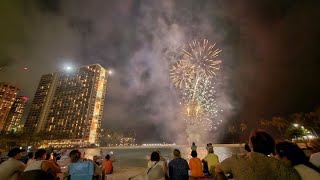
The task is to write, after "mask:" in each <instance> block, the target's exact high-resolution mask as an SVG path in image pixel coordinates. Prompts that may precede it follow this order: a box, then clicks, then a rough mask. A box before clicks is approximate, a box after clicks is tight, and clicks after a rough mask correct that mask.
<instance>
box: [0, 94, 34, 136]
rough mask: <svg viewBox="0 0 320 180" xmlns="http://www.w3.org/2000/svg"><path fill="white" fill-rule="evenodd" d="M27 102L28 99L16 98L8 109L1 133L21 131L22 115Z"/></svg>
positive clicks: (24, 97) (23, 97)
mask: <svg viewBox="0 0 320 180" xmlns="http://www.w3.org/2000/svg"><path fill="white" fill-rule="evenodd" d="M27 101H28V98H27V97H26V96H20V97H18V98H16V100H15V101H14V103H13V105H12V107H11V109H10V112H9V114H8V117H7V120H6V122H5V123H4V126H3V131H5V132H9V131H10V132H17V131H21V130H22V127H23V122H22V114H23V112H24V107H25V105H26V102H27Z"/></svg>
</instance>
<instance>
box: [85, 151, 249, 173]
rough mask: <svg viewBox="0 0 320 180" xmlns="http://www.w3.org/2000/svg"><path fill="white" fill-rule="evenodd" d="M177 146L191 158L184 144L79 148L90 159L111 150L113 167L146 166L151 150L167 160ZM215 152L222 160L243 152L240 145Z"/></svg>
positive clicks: (201, 154) (200, 154)
mask: <svg viewBox="0 0 320 180" xmlns="http://www.w3.org/2000/svg"><path fill="white" fill-rule="evenodd" d="M175 148H177V149H179V150H180V151H181V154H182V157H183V158H185V159H186V160H187V161H189V159H190V158H191V155H190V153H191V148H190V147H186V146H170V147H163V146H162V147H161V146H159V147H146V148H144V147H143V148H142V147H139V148H133V147H132V148H131V147H127V148H110V147H105V148H90V149H80V151H81V152H82V153H84V152H85V157H86V158H89V159H92V157H93V156H94V155H97V156H101V158H104V156H105V155H107V154H108V153H110V152H113V155H112V158H113V159H115V160H116V163H114V166H115V167H121V168H123V167H146V166H147V162H148V160H149V158H150V155H151V153H152V152H153V151H156V150H159V151H160V152H161V155H162V156H163V157H165V158H166V159H167V160H168V161H169V160H171V159H172V158H173V155H172V152H173V150H174V149H175ZM101 149H102V154H101V155H100V151H101ZM214 151H215V154H217V155H218V157H219V160H220V161H222V160H224V159H225V158H227V157H229V156H231V155H232V154H235V153H240V152H244V150H243V148H242V147H239V146H238V147H221V146H220V147H214ZM197 152H198V158H200V159H203V158H204V157H205V156H206V154H207V150H206V148H205V147H198V149H197Z"/></svg>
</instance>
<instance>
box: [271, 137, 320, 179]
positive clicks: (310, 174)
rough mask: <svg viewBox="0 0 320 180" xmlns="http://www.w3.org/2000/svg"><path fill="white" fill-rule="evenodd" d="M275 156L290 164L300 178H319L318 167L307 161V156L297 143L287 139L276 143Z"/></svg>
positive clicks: (319, 171) (319, 170)
mask: <svg viewBox="0 0 320 180" xmlns="http://www.w3.org/2000/svg"><path fill="white" fill-rule="evenodd" d="M276 157H277V158H278V159H280V160H282V161H283V162H285V163H286V164H288V165H290V166H292V167H293V168H294V169H295V170H296V171H297V172H298V173H299V175H300V177H301V179H302V180H319V179H320V169H319V168H317V167H316V166H315V165H313V164H312V163H311V162H309V159H308V157H307V156H306V154H305V153H304V152H303V150H302V149H300V148H299V146H298V145H297V144H295V143H292V142H287V141H283V142H279V143H277V144H276Z"/></svg>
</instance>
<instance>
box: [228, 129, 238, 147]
mask: <svg viewBox="0 0 320 180" xmlns="http://www.w3.org/2000/svg"><path fill="white" fill-rule="evenodd" d="M228 132H229V133H230V134H231V136H232V143H234V142H235V135H236V134H237V128H236V127H235V126H234V125H232V126H230V127H229V128H228Z"/></svg>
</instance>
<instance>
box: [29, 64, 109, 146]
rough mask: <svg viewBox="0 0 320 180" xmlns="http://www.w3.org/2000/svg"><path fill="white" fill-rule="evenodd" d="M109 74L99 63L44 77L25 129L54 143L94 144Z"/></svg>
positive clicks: (99, 125) (99, 124) (99, 126)
mask: <svg viewBox="0 0 320 180" xmlns="http://www.w3.org/2000/svg"><path fill="white" fill-rule="evenodd" d="M107 78H108V72H107V70H106V69H104V68H103V67H102V66H101V65H99V64H93V65H88V66H82V67H79V68H77V69H73V70H68V71H63V72H56V73H53V74H47V75H43V76H42V77H41V79H40V83H39V86H38V88H37V91H36V94H35V97H34V99H33V102H32V106H31V109H30V112H29V114H28V117H27V120H26V123H25V125H24V130H25V131H26V132H34V133H39V132H45V133H47V134H52V136H51V137H48V139H49V140H51V141H52V142H57V140H59V139H61V143H62V144H63V142H62V141H63V140H64V141H65V142H71V143H80V144H84V143H88V144H94V143H96V141H97V136H98V133H99V130H100V128H101V120H102V114H103V106H104V100H105V94H106V87H107ZM59 143H60V140H59Z"/></svg>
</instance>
